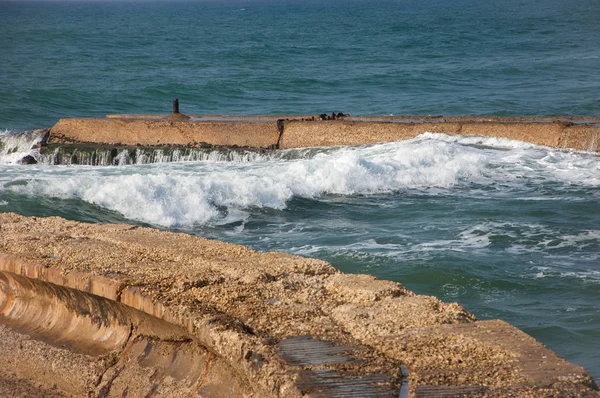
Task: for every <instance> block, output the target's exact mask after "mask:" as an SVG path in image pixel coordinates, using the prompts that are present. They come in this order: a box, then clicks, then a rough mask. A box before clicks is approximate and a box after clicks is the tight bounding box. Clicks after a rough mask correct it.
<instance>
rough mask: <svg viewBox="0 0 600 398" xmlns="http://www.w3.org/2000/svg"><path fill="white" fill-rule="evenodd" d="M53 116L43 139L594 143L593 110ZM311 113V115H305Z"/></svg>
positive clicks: (585, 146)
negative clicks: (431, 138)
mask: <svg viewBox="0 0 600 398" xmlns="http://www.w3.org/2000/svg"><path fill="white" fill-rule="evenodd" d="M116 116H118V115H115V116H111V117H110V118H105V119H102V118H80V119H60V120H59V121H58V123H56V124H55V125H54V126H53V127H52V128H51V129H50V137H49V140H48V144H50V145H54V144H70V145H77V144H86V143H87V144H89V143H96V144H104V145H117V146H118V145H122V146H139V145H141V146H187V147H199V146H206V145H208V146H216V147H244V148H261V149H269V148H270V149H291V148H303V147H316V146H338V145H362V144H374V143H380V142H391V141H398V140H406V139H411V138H414V137H416V136H417V135H419V134H422V133H425V132H435V133H444V134H451V135H452V134H462V135H478V136H488V137H498V138H507V139H512V140H519V141H524V142H530V143H533V144H536V145H542V146H548V147H557V148H569V149H575V150H581V151H590V152H598V151H600V138H599V137H600V120H599V119H598V118H596V117H579V118H577V117H552V118H550V117H487V118H486V117H468V116H464V117H445V118H444V117H438V118H436V117H409V116H407V117H387V118H386V117H347V118H343V119H340V120H311V119H309V118H305V117H273V116H271V117H269V116H264V117H259V116H256V117H241V116H240V117H227V118H226V117H214V118H208V119H207V120H203V119H202V118H199V119H198V120H191V121H169V120H164V118H161V117H151V116H152V115H138V116H139V117H134V116H135V115H125V116H128V117H127V118H118V117H116ZM312 119H314V117H313V118H312Z"/></svg>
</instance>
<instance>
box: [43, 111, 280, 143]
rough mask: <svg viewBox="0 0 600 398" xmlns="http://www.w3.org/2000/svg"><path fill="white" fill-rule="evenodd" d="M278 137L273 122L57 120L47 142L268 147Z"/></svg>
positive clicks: (275, 124)
mask: <svg viewBox="0 0 600 398" xmlns="http://www.w3.org/2000/svg"><path fill="white" fill-rule="evenodd" d="M278 138H279V130H278V128H277V122H276V121H275V122H261V121H237V122H235V123H232V122H226V121H168V120H139V119H109V118H107V119H94V118H87V119H60V120H59V121H58V123H56V124H55V125H54V126H53V127H52V128H51V129H50V137H49V139H48V142H47V143H48V144H77V143H97V144H109V145H128V146H136V145H143V146H152V145H155V146H156V145H183V146H185V145H189V146H200V145H202V144H209V145H215V146H228V147H233V146H241V147H254V148H270V147H271V146H272V145H273V144H274V143H276V142H277V140H278Z"/></svg>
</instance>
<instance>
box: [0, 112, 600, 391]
mask: <svg viewBox="0 0 600 398" xmlns="http://www.w3.org/2000/svg"><path fill="white" fill-rule="evenodd" d="M189 116H190V118H189V119H185V118H180V117H178V118H169V116H168V115H167V116H161V115H109V116H108V117H107V118H101V119H94V118H91V119H61V120H60V121H59V122H58V123H57V124H56V125H55V126H54V127H52V128H51V129H49V132H48V136H47V137H46V140H45V142H44V143H43V144H42V145H43V146H44V147H52V146H53V145H62V146H65V145H66V146H69V145H72V146H85V145H100V146H107V147H127V146H131V147H138V146H148V147H163V146H186V147H203V146H214V147H247V148H261V149H285V148H299V147H310V146H331V145H358V144H365V143H375V142H385V141H395V140H400V139H409V138H412V137H415V136H417V135H418V134H421V133H423V132H426V131H428V132H439V133H446V134H465V135H486V136H496V137H503V138H510V139H517V140H523V141H529V142H533V143H536V144H540V145H546V146H553V147H559V148H571V149H577V150H584V151H595V152H598V151H599V146H598V135H599V132H600V127H599V123H600V118H598V117H596V118H593V117H589V118H587V117H586V118H573V117H570V118H527V117H523V118H498V117H493V118H485V117H451V118H448V117H350V116H347V115H340V116H338V115H335V116H336V117H321V116H322V115H319V116H297V117H273V116H265V117H230V116H214V115H213V116H207V115H202V116H198V115H189ZM0 336H1V337H0V355H2V358H3V360H2V361H0V396H32V397H35V396H39V397H80V396H94V397H125V396H128V397H152V396H156V397H178V396H181V397H184V396H202V397H225V396H226V397H238V396H239V397H242V396H244V397H249V396H253V397H455V396H470V397H481V396H485V397H507V396H514V397H546V396H552V397H559V396H560V397H563V396H567V397H568V396H572V397H580V396H589V397H600V392H599V390H598V387H597V385H596V384H595V383H594V381H593V380H592V379H591V377H590V376H589V374H588V373H587V372H586V371H585V370H584V369H583V368H581V367H580V366H577V365H574V364H571V363H569V362H567V361H565V360H564V359H562V358H560V357H558V356H557V355H556V354H555V353H553V352H552V351H550V350H548V349H547V348H546V347H544V346H543V345H542V344H540V343H539V342H537V341H536V340H535V339H533V338H531V337H530V336H528V335H526V334H525V333H523V332H522V331H520V330H518V329H516V328H515V327H513V326H511V325H510V324H507V323H506V322H503V321H501V320H486V321H478V320H476V318H475V316H474V315H472V314H470V313H468V312H467V311H465V310H464V309H463V308H462V307H461V306H460V305H458V304H456V303H444V302H441V301H440V300H438V299H436V298H435V297H430V296H423V295H416V294H415V293H413V292H411V291H408V290H407V289H405V288H404V287H403V286H402V285H400V284H398V283H395V282H390V281H383V280H377V279H375V278H374V277H372V276H369V275H350V274H344V273H341V272H340V271H338V270H336V269H335V268H333V267H332V266H331V265H330V264H328V263H326V262H324V261H320V260H315V259H308V258H302V257H298V256H293V255H288V254H283V253H276V252H271V253H257V252H254V251H252V250H251V249H249V248H246V247H243V246H239V245H234V244H228V243H223V242H219V241H212V240H207V239H202V238H198V237H192V236H189V235H186V234H178V233H171V232H164V231H159V230H155V229H151V228H141V227H135V226H130V225H96V224H85V223H78V222H74V221H67V220H64V219H61V218H57V217H51V218H37V217H24V216H20V215H16V214H10V213H4V214H0Z"/></svg>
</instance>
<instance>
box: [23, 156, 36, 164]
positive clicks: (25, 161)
mask: <svg viewBox="0 0 600 398" xmlns="http://www.w3.org/2000/svg"><path fill="white" fill-rule="evenodd" d="M19 164H37V160H35V158H34V157H33V156H31V155H27V156H25V157H24V158H23V159H21V160H19Z"/></svg>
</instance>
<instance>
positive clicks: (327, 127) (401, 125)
mask: <svg viewBox="0 0 600 398" xmlns="http://www.w3.org/2000/svg"><path fill="white" fill-rule="evenodd" d="M586 119H587V118H586ZM599 131H600V127H599V126H598V124H597V122H596V123H588V124H577V125H576V124H573V122H571V121H564V120H563V121H559V120H543V119H525V120H514V118H505V119H504V118H490V119H482V118H473V119H472V120H471V119H469V118H467V117H462V118H444V119H438V120H437V121H436V120H433V121H431V120H430V119H424V120H418V121H415V120H386V119H382V120H369V119H363V120H356V119H354V120H343V121H320V122H313V121H298V120H296V121H286V122H285V125H284V129H283V134H282V136H281V139H280V141H279V147H280V148H282V149H286V148H301V147H311V146H334V145H360V144H373V143H377V142H390V141H398V140H406V139H411V138H414V137H416V136H417V135H419V134H422V133H425V132H434V133H444V134H462V135H480V136H490V137H500V138H508V139H512V140H519V141H525V142H531V143H533V144H536V145H543V146H550V147H560V148H571V149H577V150H584V151H598V150H600V147H599V145H598V134H599Z"/></svg>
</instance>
